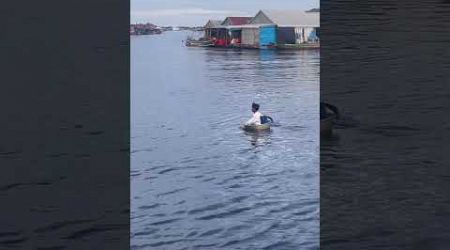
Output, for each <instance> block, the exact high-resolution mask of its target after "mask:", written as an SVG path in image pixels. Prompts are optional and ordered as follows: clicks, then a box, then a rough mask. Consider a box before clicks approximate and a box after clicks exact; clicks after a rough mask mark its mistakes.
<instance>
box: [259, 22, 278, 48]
mask: <svg viewBox="0 0 450 250" xmlns="http://www.w3.org/2000/svg"><path fill="white" fill-rule="evenodd" d="M276 44H277V28H276V26H263V27H260V28H259V46H260V47H265V46H268V45H276Z"/></svg>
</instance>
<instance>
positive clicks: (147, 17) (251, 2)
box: [130, 0, 320, 26]
mask: <svg viewBox="0 0 450 250" xmlns="http://www.w3.org/2000/svg"><path fill="white" fill-rule="evenodd" d="M130 2H131V13H130V18H131V20H130V21H131V23H141V22H150V23H153V24H156V25H159V26H180V25H188V26H200V25H204V24H205V23H206V22H207V21H208V20H209V19H218V20H221V19H224V18H225V17H226V16H254V15H255V14H256V13H257V12H258V10H260V9H276V10H282V9H300V10H309V9H312V8H319V7H320V4H319V0H130Z"/></svg>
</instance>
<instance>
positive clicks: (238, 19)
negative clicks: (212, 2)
mask: <svg viewBox="0 0 450 250" xmlns="http://www.w3.org/2000/svg"><path fill="white" fill-rule="evenodd" d="M250 19H252V18H251V17H243V16H230V17H227V18H225V20H224V21H223V23H225V22H226V21H227V20H228V22H229V23H230V25H243V24H248V23H249V22H250Z"/></svg>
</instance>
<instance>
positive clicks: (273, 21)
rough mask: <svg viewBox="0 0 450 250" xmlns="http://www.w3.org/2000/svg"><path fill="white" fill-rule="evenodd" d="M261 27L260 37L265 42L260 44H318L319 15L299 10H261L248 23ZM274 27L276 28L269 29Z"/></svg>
mask: <svg viewBox="0 0 450 250" xmlns="http://www.w3.org/2000/svg"><path fill="white" fill-rule="evenodd" d="M250 24H251V25H261V26H262V27H267V28H263V29H262V31H261V32H260V36H261V35H263V36H264V38H265V39H266V40H264V41H262V42H261V39H260V44H261V45H265V44H266V43H273V42H275V40H276V42H275V43H276V44H302V43H319V29H320V13H319V12H306V11H300V10H261V11H259V12H258V13H257V14H256V15H255V17H253V18H252V20H251V21H250ZM263 25H265V26H263ZM270 25H273V26H276V28H275V29H274V28H269V27H273V26H270Z"/></svg>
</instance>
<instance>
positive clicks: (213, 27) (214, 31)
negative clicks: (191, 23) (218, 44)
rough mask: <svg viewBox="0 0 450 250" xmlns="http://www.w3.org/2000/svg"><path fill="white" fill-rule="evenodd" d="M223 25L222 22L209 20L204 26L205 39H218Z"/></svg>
mask: <svg viewBox="0 0 450 250" xmlns="http://www.w3.org/2000/svg"><path fill="white" fill-rule="evenodd" d="M221 25H222V21H221V20H209V21H208V22H207V23H206V24H205V26H204V30H205V38H207V39H212V38H213V37H217V36H218V32H219V29H221Z"/></svg>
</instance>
